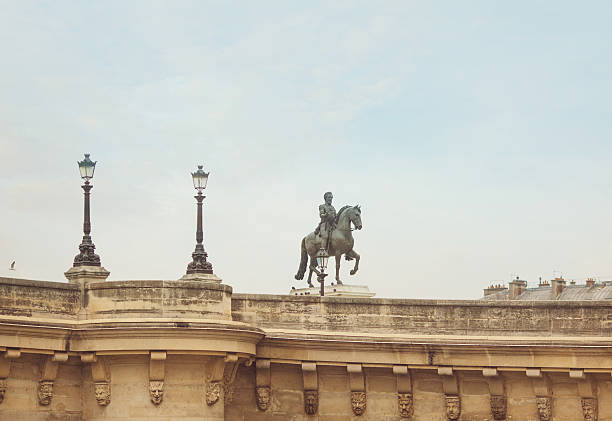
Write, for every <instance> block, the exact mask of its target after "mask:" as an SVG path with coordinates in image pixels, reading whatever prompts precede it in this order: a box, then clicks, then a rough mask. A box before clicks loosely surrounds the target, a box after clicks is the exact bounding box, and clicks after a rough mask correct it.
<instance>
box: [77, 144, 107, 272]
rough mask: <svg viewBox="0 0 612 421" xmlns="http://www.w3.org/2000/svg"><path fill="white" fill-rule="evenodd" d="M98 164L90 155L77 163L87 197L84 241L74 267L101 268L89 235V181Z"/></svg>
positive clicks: (90, 186)
mask: <svg viewBox="0 0 612 421" xmlns="http://www.w3.org/2000/svg"><path fill="white" fill-rule="evenodd" d="M96 162H97V161H92V160H91V159H89V154H88V153H86V154H85V159H83V160H82V161H77V164H79V172H80V173H81V178H82V179H83V180H84V183H83V185H82V186H81V187H82V188H83V191H84V195H85V197H84V206H83V241H82V242H81V244H80V245H79V250H80V253H79V254H77V255H76V256H75V258H74V264H73V265H72V266H74V267H77V266H100V256H98V255H97V254H95V253H94V250H95V249H96V246H94V243H93V242H92V241H91V236H90V235H89V234H90V233H91V222H90V220H89V192H90V191H91V189H92V188H93V185H91V184H90V182H89V180H91V179H92V178H93V176H94V171H95V169H96Z"/></svg>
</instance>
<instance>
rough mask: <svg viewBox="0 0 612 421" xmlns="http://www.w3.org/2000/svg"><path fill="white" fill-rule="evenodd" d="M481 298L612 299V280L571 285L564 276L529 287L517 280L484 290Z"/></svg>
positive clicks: (543, 299)
mask: <svg viewBox="0 0 612 421" xmlns="http://www.w3.org/2000/svg"><path fill="white" fill-rule="evenodd" d="M481 300H487V301H503V300H520V301H550V300H556V301H591V300H593V301H595V300H612V281H605V282H596V281H595V280H593V279H588V280H587V281H586V283H585V284H580V285H578V284H576V283H574V282H571V283H570V284H569V285H567V284H566V281H565V280H564V279H563V278H556V279H553V280H551V281H550V282H548V281H540V283H539V284H538V286H537V287H535V288H534V287H532V288H527V282H526V281H522V280H518V279H517V280H515V281H512V282H510V284H509V286H508V287H506V286H504V285H500V284H496V285H491V286H489V287H488V288H486V289H485V290H484V296H483V297H482V298H481Z"/></svg>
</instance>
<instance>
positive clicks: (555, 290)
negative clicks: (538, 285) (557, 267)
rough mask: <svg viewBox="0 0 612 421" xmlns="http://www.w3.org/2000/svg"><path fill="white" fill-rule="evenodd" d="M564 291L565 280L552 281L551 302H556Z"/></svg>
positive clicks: (556, 279)
mask: <svg viewBox="0 0 612 421" xmlns="http://www.w3.org/2000/svg"><path fill="white" fill-rule="evenodd" d="M564 289H565V280H564V279H563V278H555V279H553V280H552V296H551V300H556V299H557V298H559V295H561V293H562V292H563V290H564Z"/></svg>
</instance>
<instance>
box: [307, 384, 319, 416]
mask: <svg viewBox="0 0 612 421" xmlns="http://www.w3.org/2000/svg"><path fill="white" fill-rule="evenodd" d="M318 409H319V392H317V391H316V390H305V391H304V411H305V412H306V414H308V415H314V414H316V413H317V410H318Z"/></svg>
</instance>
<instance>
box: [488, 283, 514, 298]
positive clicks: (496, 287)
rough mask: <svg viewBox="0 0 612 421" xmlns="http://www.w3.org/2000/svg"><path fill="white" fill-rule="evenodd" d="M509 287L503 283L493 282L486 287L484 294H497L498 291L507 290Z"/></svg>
mask: <svg viewBox="0 0 612 421" xmlns="http://www.w3.org/2000/svg"><path fill="white" fill-rule="evenodd" d="M507 289H508V288H506V287H505V286H503V285H502V284H491V285H489V287H488V288H485V289H484V296H485V297H486V296H487V295H491V294H497V293H498V292H501V291H505V290H507Z"/></svg>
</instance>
